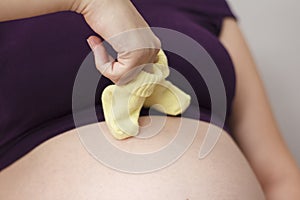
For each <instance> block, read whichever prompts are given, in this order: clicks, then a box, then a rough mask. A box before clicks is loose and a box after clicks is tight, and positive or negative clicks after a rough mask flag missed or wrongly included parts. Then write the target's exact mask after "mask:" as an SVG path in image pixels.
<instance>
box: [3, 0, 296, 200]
mask: <svg viewBox="0 0 300 200" xmlns="http://www.w3.org/2000/svg"><path fill="white" fill-rule="evenodd" d="M139 13H141V15H140V14H139ZM142 16H143V18H142ZM29 17H31V18H29ZM0 21H1V23H0V110H1V112H0V170H1V172H0V199H6V200H12V199H22V200H27V199H28V200H29V199H30V200H31V199H72V200H73V199H78V200H79V199H131V200H137V199H147V200H148V199H149V200H150V199H175V200H186V199H190V200H191V199H225V200H226V199H230V200H231V199H249V200H253V199H268V200H277V199H278V200H279V199H291V200H293V199H295V200H296V199H300V192H299V191H300V190H299V188H300V173H299V169H298V167H297V165H296V163H295V161H294V159H293V158H292V156H291V154H290V153H289V152H288V150H287V147H286V145H285V144H284V141H283V139H282V137H281V135H280V132H279V129H278V127H277V125H276V122H275V119H274V117H273V115H272V112H271V108H270V105H269V103H268V100H267V97H266V94H265V91H264V89H263V85H262V81H261V80H260V78H259V75H258V73H257V70H256V66H255V63H254V61H253V58H252V57H251V55H250V52H249V49H248V47H247V45H246V43H245V40H244V39H243V36H242V34H241V32H240V30H239V27H238V25H237V23H236V18H235V16H234V15H233V14H232V12H231V10H230V8H229V7H228V5H227V3H226V2H225V1H224V0H211V1H206V0H185V1H181V0H134V1H128V0H66V1H60V0H53V1H49V0H45V1H38V0H32V1H21V0H2V1H1V2H0ZM148 26H152V27H162V28H168V29H171V30H174V31H178V32H181V33H183V34H185V35H187V36H189V37H190V38H192V39H193V40H195V41H197V42H198V43H199V44H200V45H201V46H203V48H204V49H205V50H206V51H207V53H208V54H209V55H210V57H211V58H212V60H213V62H214V63H215V64H216V66H217V68H218V70H219V73H220V75H221V77H222V80H223V81H224V86H225V93H226V97H225V98H226V102H227V105H226V108H227V112H226V120H225V124H224V126H223V125H222V124H220V123H218V122H215V121H212V122H210V117H211V115H212V114H214V113H212V110H211V108H212V105H211V101H210V94H209V90H208V88H207V86H206V84H205V81H204V79H203V77H202V76H201V75H200V74H199V73H198V72H197V69H195V68H194V66H192V65H191V64H190V63H189V62H187V61H186V60H185V59H184V58H182V57H180V56H178V55H175V54H174V53H171V52H166V54H167V57H168V60H169V65H170V67H172V68H174V69H176V70H177V71H178V72H179V73H180V74H182V76H184V77H185V79H186V80H188V82H189V84H190V85H191V88H192V89H193V91H194V92H195V98H192V101H191V106H190V108H189V109H188V110H187V111H186V113H187V114H186V116H185V115H183V117H169V116H167V117H163V116H151V118H152V121H153V122H154V121H162V120H166V121H165V124H164V126H163V128H162V129H161V130H159V134H157V135H155V136H153V137H151V138H148V139H140V138H129V139H127V140H121V141H118V140H115V139H113V138H112V137H111V135H110V133H109V130H108V129H107V126H106V124H105V121H104V116H103V111H102V107H101V102H100V97H101V93H102V91H103V90H104V88H105V87H106V86H108V85H111V84H113V83H114V82H117V81H118V80H119V79H120V77H121V76H122V75H123V74H125V73H126V72H128V71H130V70H131V69H134V67H136V66H138V65H141V64H145V63H151V62H154V61H155V57H156V54H157V53H158V49H159V48H160V41H159V40H158V38H157V37H156V36H155V35H154V34H153V33H152V32H151V31H150V29H149V32H148V34H147V35H148V37H147V40H144V38H143V35H139V34H136V35H134V38H135V42H137V43H139V44H140V45H148V46H149V45H151V46H153V48H147V49H142V50H139V51H133V52H130V53H128V54H126V55H124V54H121V53H120V52H121V50H120V49H121V47H122V46H120V44H118V43H114V42H112V41H111V43H110V44H111V46H112V47H113V48H114V49H115V50H116V52H117V53H118V60H117V62H115V63H114V66H113V68H112V69H113V70H112V72H111V73H110V74H104V75H105V76H106V78H101V79H100V81H99V84H98V88H97V93H96V98H95V99H96V111H97V117H98V120H99V123H97V125H98V126H99V127H100V128H101V129H99V130H102V132H100V133H101V134H104V135H105V137H106V138H107V139H108V140H109V141H110V142H111V143H112V144H113V145H115V146H117V147H118V148H120V149H122V150H124V151H128V152H132V153H148V152H153V151H156V150H157V149H160V148H162V147H164V146H165V145H167V144H168V143H169V142H170V141H171V140H172V139H173V138H174V137H176V134H177V132H178V129H179V124H180V123H184V124H185V126H184V128H185V130H183V132H184V133H185V134H191V132H192V131H193V130H191V128H189V127H195V125H197V124H199V128H198V129H197V134H196V136H195V139H194V141H193V143H192V144H191V146H190V147H189V148H188V149H187V151H186V152H184V154H183V155H182V156H181V157H180V158H179V159H178V160H176V162H174V163H172V164H170V165H168V166H165V167H164V168H162V169H160V170H156V171H153V172H149V173H143V174H132V173H124V172H120V171H118V170H114V169H111V168H109V167H107V166H105V165H103V164H102V163H100V162H98V161H97V160H96V159H94V157H93V156H92V155H91V154H90V153H89V152H88V151H87V150H86V149H85V148H84V146H83V145H82V143H81V141H80V138H79V137H78V134H77V131H78V129H77V128H75V124H74V120H73V115H72V92H73V86H74V82H75V78H76V75H77V73H78V70H79V68H80V66H81V64H82V62H83V61H84V59H85V58H86V56H87V55H88V54H89V53H90V51H91V49H90V47H89V46H88V44H87V42H86V39H87V38H89V37H90V36H92V35H94V36H97V37H100V36H101V37H102V38H104V39H109V38H110V37H112V36H114V35H117V34H119V33H122V32H124V31H127V30H131V29H135V28H147V27H148ZM161 42H162V47H163V45H164V41H161ZM89 43H90V45H91V46H92V47H93V49H95V48H96V47H97V46H98V45H100V44H99V40H98V39H97V38H96V37H91V38H90V39H89ZM199 54H200V52H199ZM94 56H95V57H96V58H97V57H101V56H102V57H103V54H101V53H99V52H97V51H94ZM95 70H96V69H95ZM99 76H100V74H99ZM169 78H170V80H171V81H172V82H173V83H174V84H175V85H177V86H178V87H180V86H181V83H180V81H178V80H177V79H176V78H174V75H173V74H172V73H171V75H170V77H169ZM181 89H183V90H184V91H185V92H187V93H190V91H188V88H184V87H181ZM89 106H94V105H86V107H87V109H88V108H89ZM193 108H197V109H200V110H201V114H200V116H199V117H195V115H194V114H193V112H192V111H193V110H197V109H193ZM216 114H218V113H216ZM141 115H142V116H141V117H140V125H141V126H145V127H147V129H148V131H149V130H150V132H151V130H152V128H153V132H157V129H155V127H154V125H153V124H151V123H150V125H149V119H150V117H149V116H147V112H146V110H143V112H142V114H141ZM210 123H211V124H212V126H213V127H214V129H216V130H218V131H221V132H222V134H221V135H220V138H219V140H218V141H217V143H216V145H215V146H214V148H213V149H212V151H211V152H210V153H209V154H208V155H207V156H206V157H204V158H203V159H199V148H200V146H201V144H202V143H203V141H204V138H205V134H206V132H207V130H208V128H209V125H210ZM84 125H86V126H87V127H88V126H90V125H91V124H89V123H88V122H86V123H85V124H84ZM105 153H107V154H108V155H109V156H111V157H113V156H114V155H110V152H105ZM125 159H126V158H125Z"/></svg>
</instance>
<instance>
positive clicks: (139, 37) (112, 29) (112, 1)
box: [72, 0, 160, 84]
mask: <svg viewBox="0 0 300 200" xmlns="http://www.w3.org/2000/svg"><path fill="white" fill-rule="evenodd" d="M72 9H73V10H74V11H76V12H78V13H81V14H83V16H84V18H85V20H86V21H87V23H88V24H89V25H90V27H91V28H92V29H93V30H94V31H95V32H96V33H98V34H99V35H100V36H101V37H102V38H103V39H105V40H106V41H107V42H108V43H109V44H110V45H111V46H112V47H113V48H114V49H115V50H116V52H117V53H118V57H117V61H114V60H113V59H111V58H109V56H108V55H107V56H105V57H103V54H106V52H105V48H104V46H103V45H102V44H101V40H100V39H99V38H97V37H95V36H92V37H90V38H89V39H88V42H89V44H90V46H91V48H92V49H93V51H94V55H95V60H96V65H97V68H98V69H99V71H100V72H101V73H102V74H103V75H104V76H106V77H107V78H109V79H111V80H112V81H113V82H115V83H118V84H125V83H126V82H128V81H130V80H131V79H133V78H134V77H135V75H136V74H137V73H138V72H139V70H141V69H142V67H138V66H141V65H143V64H146V63H153V62H154V61H155V59H156V55H157V53H158V51H159V49H160V41H159V39H158V38H157V37H156V36H155V35H154V34H153V32H152V31H151V29H150V28H149V26H148V24H147V23H146V21H145V20H144V19H143V18H142V16H141V15H140V14H139V13H138V11H137V10H136V8H135V7H134V6H133V4H132V3H131V2H130V1H129V0H79V2H78V3H77V4H76V3H75V4H74V5H73V7H72ZM104 52H105V53H104ZM121 77H122V80H121Z"/></svg>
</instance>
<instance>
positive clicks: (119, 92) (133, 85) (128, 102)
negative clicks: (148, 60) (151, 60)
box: [102, 64, 163, 139]
mask: <svg viewBox="0 0 300 200" xmlns="http://www.w3.org/2000/svg"><path fill="white" fill-rule="evenodd" d="M162 79H163V74H162V72H161V70H160V69H159V67H157V65H155V64H154V65H153V67H152V73H150V72H146V71H141V72H140V73H139V74H138V76H137V77H136V78H135V79H134V80H132V81H130V82H129V83H127V84H126V85H121V86H118V85H110V86H108V87H106V88H105V89H104V91H103V93H102V105H103V111H104V117H105V120H106V123H107V125H108V128H109V130H110V132H111V133H112V135H113V136H114V137H115V138H116V139H125V138H128V137H131V136H135V135H137V134H138V131H139V125H138V118H139V115H140V110H141V108H142V106H143V104H144V101H145V98H146V97H148V96H150V95H151V94H152V92H153V89H154V87H155V85H156V84H157V83H159V82H160V81H161V80H162Z"/></svg>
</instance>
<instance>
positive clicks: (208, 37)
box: [0, 0, 235, 170]
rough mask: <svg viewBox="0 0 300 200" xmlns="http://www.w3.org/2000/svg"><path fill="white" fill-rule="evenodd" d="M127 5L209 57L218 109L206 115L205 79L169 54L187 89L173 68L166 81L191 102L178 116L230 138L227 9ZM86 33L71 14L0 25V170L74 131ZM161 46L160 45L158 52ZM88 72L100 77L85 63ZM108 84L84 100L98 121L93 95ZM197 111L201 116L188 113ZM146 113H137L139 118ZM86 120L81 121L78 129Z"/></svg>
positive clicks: (175, 0) (213, 3) (197, 3)
mask: <svg viewBox="0 0 300 200" xmlns="http://www.w3.org/2000/svg"><path fill="white" fill-rule="evenodd" d="M132 2H133V4H134V5H135V6H136V8H137V9H138V11H139V12H140V13H141V14H142V16H143V17H144V18H145V20H146V21H147V22H148V24H149V25H150V26H152V27H162V28H168V29H171V30H174V31H178V32H180V33H183V34H185V35H186V36H188V37H190V38H191V39H193V40H194V41H196V42H197V43H198V44H200V45H201V46H202V47H203V48H204V49H205V50H206V52H207V53H208V55H210V57H211V59H212V63H214V64H215V66H216V67H217V69H218V73H219V74H220V75H221V76H220V77H221V79H222V81H223V84H224V90H225V93H224V94H223V93H220V95H222V94H223V96H220V99H222V98H223V99H225V100H226V105H225V108H224V106H223V107H221V106H222V105H221V106H220V105H218V104H215V105H214V106H215V107H216V109H215V111H214V112H213V113H212V103H211V102H212V101H211V95H210V91H209V89H208V85H207V83H206V81H205V79H204V78H203V77H202V75H201V74H200V73H199V70H198V69H197V67H195V66H193V65H192V64H191V63H190V62H189V61H188V60H187V59H185V58H183V57H182V56H179V55H177V54H176V53H174V52H171V51H166V54H167V57H168V60H169V66H170V68H172V69H175V71H176V73H177V74H178V73H179V74H181V75H182V77H184V78H185V80H187V81H188V83H189V84H182V80H183V79H182V77H181V76H180V77H181V78H180V77H179V76H177V75H176V73H175V71H173V70H171V74H170V77H169V78H168V79H169V80H170V81H172V82H173V83H174V84H175V85H176V86H178V87H179V88H181V89H182V90H184V91H185V92H187V93H189V94H191V96H192V103H191V106H190V107H189V108H188V109H187V111H186V112H185V113H184V114H183V115H182V116H184V117H188V118H194V119H197V120H204V121H208V122H211V123H213V124H216V125H217V126H220V127H221V128H223V129H225V130H227V131H228V132H229V133H230V129H229V127H228V118H229V116H230V111H231V105H232V100H233V98H234V94H235V72H234V66H233V63H232V60H231V58H230V56H229V54H228V52H227V51H226V49H225V48H224V46H223V45H222V44H221V43H220V41H219V40H218V36H219V34H220V31H221V28H222V20H223V19H224V18H225V17H232V18H235V17H234V15H233V13H232V12H231V10H230V8H229V7H228V4H227V3H226V2H225V1H224V0H133V1H132ZM90 35H96V33H94V32H93V31H92V30H91V28H90V27H89V26H88V25H87V24H86V22H85V20H84V18H83V17H82V15H79V14H77V13H74V12H59V13H53V14H48V15H43V16H37V17H33V18H27V19H21V20H14V21H7V22H1V23H0V170H2V169H4V168H5V167H7V166H9V165H10V164H12V163H13V162H15V161H16V160H18V159H19V158H21V157H22V156H24V155H25V154H26V153H28V152H29V151H31V150H32V149H33V148H35V147H36V146H37V145H39V144H41V143H43V142H44V141H46V140H48V139H50V138H52V137H54V136H56V135H58V134H61V133H63V132H65V131H67V130H70V129H73V128H75V124H74V118H73V113H72V95H73V88H74V81H75V78H76V75H77V73H78V70H79V68H80V66H81V64H82V63H83V61H84V60H85V58H86V56H87V55H88V54H89V53H90V48H89V46H88V45H87V42H86V39H87V38H88V37H89V36H90ZM178 42H180V41H178ZM165 43H166V41H164V40H162V46H163V47H164V44H165ZM183 49H186V47H184V48H183ZM179 50H180V49H179ZM193 54H195V55H196V54H197V52H193ZM200 54H201V55H202V53H200V52H199V57H201V56H200ZM199 63H201V60H200V61H199ZM200 67H201V65H200ZM203 67H204V66H203ZM90 70H91V72H93V74H94V75H95V74H96V75H97V76H99V77H100V74H99V72H98V71H97V70H96V68H95V66H94V63H92V62H91V63H90ZM212 73H215V71H213V70H212V72H211V74H209V73H208V74H207V75H206V76H208V77H207V78H208V80H209V79H210V77H209V76H211V77H214V74H212ZM178 77H179V78H178ZM110 84H112V82H110V81H109V80H108V79H106V78H103V77H101V79H100V81H99V84H98V86H97V90H96V93H95V100H94V102H93V103H92V104H90V103H86V104H84V101H83V105H81V108H82V111H83V112H84V110H89V109H90V108H95V109H96V113H97V118H98V121H104V116H103V111H102V106H101V101H100V97H101V93H102V91H103V89H104V88H105V87H106V86H108V85H110ZM210 87H211V85H210ZM193 94H194V95H193ZM82 98H83V99H84V95H83V96H82ZM217 103H218V102H217ZM224 109H225V111H226V113H225V124H224V125H223V123H220V121H218V120H212V121H211V116H212V114H214V115H215V116H220V115H222V114H220V113H218V112H219V110H224ZM197 110H200V114H199V113H198V114H197V113H195V111H197ZM147 114H148V112H147V110H146V109H143V110H142V112H141V115H147ZM216 119H217V118H216ZM221 121H222V120H221ZM92 122H93V121H91V120H90V119H89V117H87V118H86V120H83V121H82V122H80V125H85V124H89V123H92Z"/></svg>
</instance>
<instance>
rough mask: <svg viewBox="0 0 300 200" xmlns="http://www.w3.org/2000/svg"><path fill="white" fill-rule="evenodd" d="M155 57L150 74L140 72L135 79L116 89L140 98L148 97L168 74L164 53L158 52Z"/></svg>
mask: <svg viewBox="0 0 300 200" xmlns="http://www.w3.org/2000/svg"><path fill="white" fill-rule="evenodd" d="M157 57H158V59H157V62H156V63H155V64H153V65H152V66H151V67H152V73H151V72H147V71H144V70H142V71H141V72H140V73H139V74H138V75H137V77H136V78H135V79H133V80H132V81H130V82H129V83H127V84H125V85H120V86H118V87H120V88H121V89H126V90H127V91H128V92H130V93H131V94H134V95H137V96H140V97H148V96H150V95H151V94H152V92H153V89H154V87H155V85H156V84H158V83H159V82H161V81H162V80H163V79H165V78H166V77H167V76H168V75H169V73H170V71H169V67H168V60H167V57H166V55H165V53H164V52H163V51H162V50H160V51H159V52H158V54H157Z"/></svg>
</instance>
